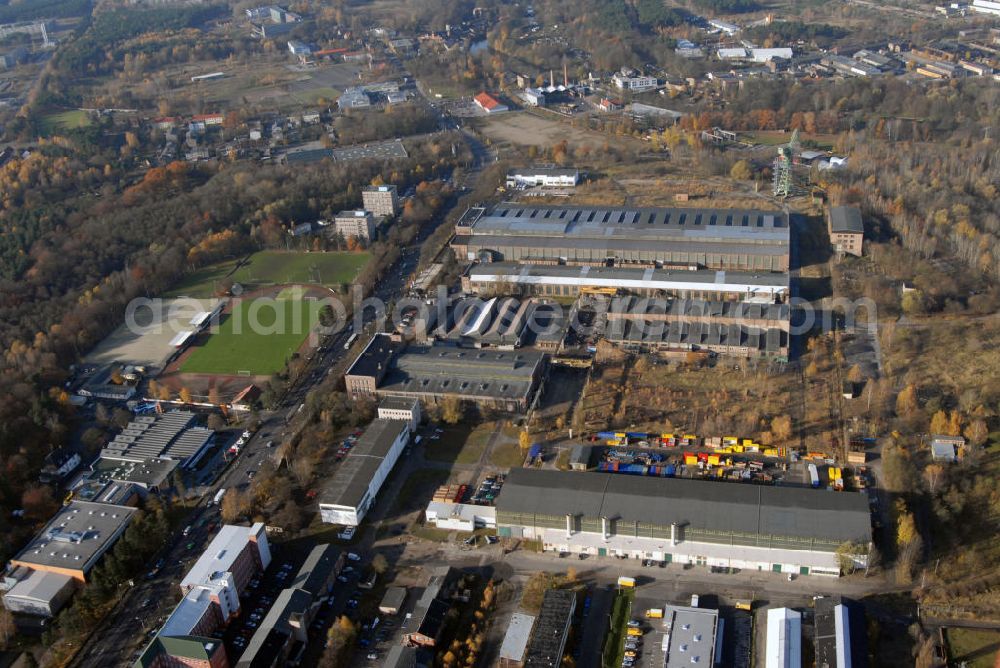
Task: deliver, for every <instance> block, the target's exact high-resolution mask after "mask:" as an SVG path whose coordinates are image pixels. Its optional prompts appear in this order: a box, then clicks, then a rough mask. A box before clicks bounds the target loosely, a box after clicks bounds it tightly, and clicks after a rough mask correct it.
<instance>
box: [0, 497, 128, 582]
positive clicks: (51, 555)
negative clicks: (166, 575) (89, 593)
mask: <svg viewBox="0 0 1000 668" xmlns="http://www.w3.org/2000/svg"><path fill="white" fill-rule="evenodd" d="M135 512H136V509H135V508H130V507H128V506H117V505H109V504H105V503H94V502H91V501H71V502H70V503H69V505H66V506H63V507H62V508H60V509H59V511H58V512H56V514H55V515H53V517H52V519H51V520H49V522H48V524H46V525H45V528H44V529H42V530H41V532H39V533H38V535H36V536H35V537H34V538H32V539H31V542H29V543H28V545H27V546H26V547H25V548H24V549H23V550H21V551H20V552H19V553H18V554H17V556H15V557H14V558H13V559H11V560H10V565H11V567H15V568H16V567H17V566H24V567H26V568H31V569H34V570H36V571H44V572H49V573H60V574H62V575H67V576H69V577H71V578H73V579H74V580H76V581H78V582H81V583H82V582H86V580H87V575H88V574H89V573H90V571H91V569H93V567H94V566H95V565H97V562H98V561H99V560H100V559H101V557H102V556H103V555H104V553H105V552H107V551H108V550H110V549H111V548H112V547H113V546H114V544H115V543H116V542H118V539H119V538H120V537H121V535H122V534H123V533H124V532H125V528H126V527H127V526H128V524H129V522H130V521H131V520H132V516H133V515H134V514H135Z"/></svg>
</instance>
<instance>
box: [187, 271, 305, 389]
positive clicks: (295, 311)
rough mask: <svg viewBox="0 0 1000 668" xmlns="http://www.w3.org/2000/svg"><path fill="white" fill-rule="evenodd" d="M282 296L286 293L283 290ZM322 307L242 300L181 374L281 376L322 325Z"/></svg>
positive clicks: (292, 299)
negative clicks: (292, 357)
mask: <svg viewBox="0 0 1000 668" xmlns="http://www.w3.org/2000/svg"><path fill="white" fill-rule="evenodd" d="M282 292H284V291H282ZM318 313H319V302H318V301H316V300H313V299H302V298H301V296H300V295H295V296H292V297H290V298H279V299H271V298H267V297H262V298H258V299H249V300H243V301H239V302H237V303H236V304H235V305H234V308H233V311H232V312H231V313H228V314H226V316H225V318H224V320H223V321H222V323H221V324H220V325H219V329H218V331H217V332H214V333H212V334H210V335H209V337H208V339H207V340H206V341H205V342H204V343H203V344H202V345H200V346H196V347H194V348H193V349H192V351H191V354H190V355H189V356H188V358H187V359H186V360H184V362H183V363H182V364H181V369H180V370H181V372H182V373H204V374H216V375H234V376H235V375H241V374H242V375H253V376H266V375H270V374H273V373H275V372H277V371H280V370H281V369H283V368H284V366H285V360H287V359H289V358H290V357H291V356H292V354H294V353H295V352H296V351H297V350H298V349H299V347H300V346H301V345H302V342H303V341H305V338H306V337H307V336H308V335H309V332H310V331H312V328H313V327H314V326H315V325H316V323H317V322H318Z"/></svg>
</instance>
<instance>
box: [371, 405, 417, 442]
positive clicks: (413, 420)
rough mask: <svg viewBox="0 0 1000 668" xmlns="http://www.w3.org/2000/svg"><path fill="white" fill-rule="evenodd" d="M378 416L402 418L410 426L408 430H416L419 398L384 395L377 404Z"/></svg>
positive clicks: (383, 418)
mask: <svg viewBox="0 0 1000 668" xmlns="http://www.w3.org/2000/svg"><path fill="white" fill-rule="evenodd" d="M378 417H379V418H380V419H382V420H402V421H403V422H406V423H407V424H408V425H409V427H410V432H411V433H412V432H415V431H416V430H417V425H419V424H420V419H421V412H420V400H419V399H415V398H413V397H386V398H385V399H383V400H382V401H380V402H379V404H378Z"/></svg>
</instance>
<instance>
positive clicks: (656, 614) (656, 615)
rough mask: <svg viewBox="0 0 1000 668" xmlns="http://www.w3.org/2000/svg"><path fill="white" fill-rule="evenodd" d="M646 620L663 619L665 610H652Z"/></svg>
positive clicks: (648, 612)
mask: <svg viewBox="0 0 1000 668" xmlns="http://www.w3.org/2000/svg"><path fill="white" fill-rule="evenodd" d="M646 619H663V608H650V609H649V610H647V611H646Z"/></svg>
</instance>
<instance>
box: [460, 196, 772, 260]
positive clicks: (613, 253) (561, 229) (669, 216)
mask: <svg viewBox="0 0 1000 668" xmlns="http://www.w3.org/2000/svg"><path fill="white" fill-rule="evenodd" d="M461 222H462V221H460V224H461ZM451 245H452V248H453V249H454V251H455V255H456V257H458V258H461V259H464V260H468V261H474V260H495V261H507V262H523V263H528V264H530V263H552V264H567V265H595V264H596V265H603V266H639V267H671V268H684V269H688V268H708V269H723V270H732V271H759V272H772V271H779V272H782V271H788V268H789V249H790V241H789V221H788V215H787V214H785V213H784V212H782V211H753V210H736V209H657V208H644V209H628V208H620V209H614V208H607V209H605V208H592V207H574V206H564V207H560V206H535V205H525V204H516V203H510V202H506V203H503V204H499V205H497V206H496V207H494V208H493V209H492V210H490V211H488V212H486V213H484V214H483V215H481V216H479V217H478V218H476V219H475V220H474V221H472V222H471V224H470V225H468V226H467V227H462V226H459V227H457V228H456V231H455V238H454V239H453V240H452V244H451Z"/></svg>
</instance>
